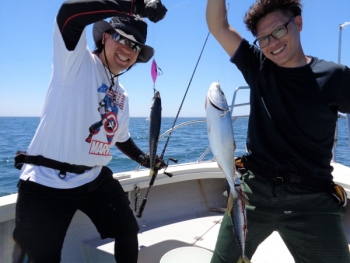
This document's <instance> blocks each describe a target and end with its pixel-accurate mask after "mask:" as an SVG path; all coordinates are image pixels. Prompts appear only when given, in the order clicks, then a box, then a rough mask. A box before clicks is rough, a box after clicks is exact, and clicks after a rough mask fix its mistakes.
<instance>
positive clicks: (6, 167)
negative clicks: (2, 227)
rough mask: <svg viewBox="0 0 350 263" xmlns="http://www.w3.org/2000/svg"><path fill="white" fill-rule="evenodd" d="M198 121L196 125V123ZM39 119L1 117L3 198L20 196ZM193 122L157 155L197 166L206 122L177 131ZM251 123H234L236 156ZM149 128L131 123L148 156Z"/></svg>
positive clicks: (342, 151)
mask: <svg viewBox="0 0 350 263" xmlns="http://www.w3.org/2000/svg"><path fill="white" fill-rule="evenodd" d="M194 120H196V121H194ZM39 121H40V118H39V117H0V196H5V195H9V194H12V193H16V192H17V186H16V185H17V182H18V178H19V173H20V172H19V170H17V169H15V167H14V159H13V158H14V156H15V154H16V151H18V150H26V149H27V147H28V145H29V144H30V142H31V140H32V137H33V135H34V133H35V130H36V128H37V126H38V124H39ZM186 122H191V124H190V125H188V126H184V127H181V128H180V129H178V130H173V131H172V132H171V136H170V137H168V136H169V135H166V136H164V138H163V139H162V140H160V142H159V144H158V151H157V154H158V155H161V153H162V152H163V150H164V147H165V144H166V142H167V140H168V138H169V141H168V143H167V146H166V148H165V150H164V160H165V161H167V160H168V158H176V159H178V163H188V162H195V161H197V160H198V158H199V157H200V156H201V154H202V153H203V152H204V151H205V150H206V149H207V148H208V146H209V141H208V136H207V131H206V123H205V119H204V118H178V119H177V120H176V122H175V127H177V126H178V125H179V126H181V125H182V124H183V123H186ZM247 124H248V119H246V118H238V119H236V120H235V121H234V122H233V127H234V136H235V141H236V147H237V148H236V151H235V155H236V156H239V155H242V154H243V153H245V139H246V134H247ZM148 125H149V122H148V121H147V119H146V118H145V117H143V118H141V117H140V118H131V119H130V127H129V130H130V134H131V137H132V138H133V140H134V141H135V143H136V145H137V146H138V147H139V148H140V149H141V150H143V151H144V152H147V151H148ZM173 125H174V118H162V126H161V134H163V133H164V132H165V131H167V130H169V129H171V128H172V127H173ZM346 127H347V126H346V120H345V119H339V125H338V146H337V148H336V161H337V162H339V163H342V164H344V165H347V166H349V167H350V148H349V141H348V132H347V128H346ZM54 139H55V138H53V140H54ZM111 152H112V156H113V158H112V160H111V162H110V163H109V164H108V167H109V168H111V169H112V171H113V172H115V173H117V172H123V171H130V170H135V169H136V168H137V163H136V162H135V161H133V160H131V159H129V158H128V157H127V156H125V155H124V154H123V153H121V152H120V151H119V150H118V149H117V148H116V147H112V150H111ZM212 158H213V156H212V154H211V153H209V154H208V155H207V156H206V157H204V160H210V159H212ZM169 164H172V163H171V162H169Z"/></svg>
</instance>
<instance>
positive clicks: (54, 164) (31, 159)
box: [15, 152, 93, 177]
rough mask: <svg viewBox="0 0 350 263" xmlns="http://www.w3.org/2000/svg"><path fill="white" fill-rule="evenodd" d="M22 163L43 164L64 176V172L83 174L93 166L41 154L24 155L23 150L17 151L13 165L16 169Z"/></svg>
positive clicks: (19, 167)
mask: <svg viewBox="0 0 350 263" xmlns="http://www.w3.org/2000/svg"><path fill="white" fill-rule="evenodd" d="M24 163H27V164H34V165H37V166H44V167H47V168H51V169H55V170H59V171H60V174H62V175H64V177H65V175H66V172H68V173H74V174H83V173H85V172H86V171H89V170H91V169H92V168H93V167H90V166H85V165H75V164H69V163H63V162H59V161H55V160H52V159H49V158H45V157H44V156H41V155H37V156H33V155H25V153H23V152H17V155H16V157H15V167H16V168H17V169H21V168H22V165H23V164H24Z"/></svg>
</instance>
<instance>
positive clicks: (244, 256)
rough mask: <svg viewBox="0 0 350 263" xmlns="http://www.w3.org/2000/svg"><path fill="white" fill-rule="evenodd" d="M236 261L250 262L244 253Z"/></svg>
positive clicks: (241, 262) (240, 262) (239, 262)
mask: <svg viewBox="0 0 350 263" xmlns="http://www.w3.org/2000/svg"><path fill="white" fill-rule="evenodd" d="M237 263H251V262H250V260H249V258H247V256H246V255H243V256H240V257H239V259H238V261H237Z"/></svg>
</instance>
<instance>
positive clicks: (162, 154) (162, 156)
mask: <svg viewBox="0 0 350 263" xmlns="http://www.w3.org/2000/svg"><path fill="white" fill-rule="evenodd" d="M209 35H210V31H209V32H208V35H207V37H206V39H205V41H204V45H203V47H202V50H201V53H200V54H199V57H198V60H197V63H196V66H195V68H194V70H193V73H192V76H191V78H190V81H189V83H188V86H187V89H186V92H185V95H184V97H183V98H182V102H181V104H180V107H179V109H178V111H177V114H176V117H175V120H174V123H173V126H172V127H171V130H170V133H169V135H168V138H167V141H166V142H165V145H164V148H163V151H162V153H161V155H160V157H159V158H160V159H161V160H163V158H164V153H165V150H166V148H167V146H168V143H169V140H170V137H171V134H172V132H173V129H174V127H175V124H176V121H177V119H178V117H179V114H180V111H181V109H182V105H183V103H184V101H185V98H186V95H187V92H188V89H189V88H190V85H191V83H192V79H193V76H194V74H195V72H196V70H197V66H198V63H199V61H200V59H201V57H202V54H203V51H204V47H205V45H206V44H207V41H208V38H209ZM169 160H170V161H173V162H175V163H177V161H178V160H177V159H174V158H169V159H168V162H167V165H166V168H165V170H166V169H167V168H168V163H169ZM165 170H164V174H166V175H168V176H170V177H171V176H172V174H170V173H167V172H165Z"/></svg>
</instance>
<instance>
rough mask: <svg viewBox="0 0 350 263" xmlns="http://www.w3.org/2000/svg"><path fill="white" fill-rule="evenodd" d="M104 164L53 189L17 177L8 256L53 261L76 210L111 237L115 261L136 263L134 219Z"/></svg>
mask: <svg viewBox="0 0 350 263" xmlns="http://www.w3.org/2000/svg"><path fill="white" fill-rule="evenodd" d="M112 175H113V174H112V172H111V170H110V169H108V168H107V167H103V169H102V171H101V173H100V175H99V176H98V177H97V178H96V179H95V180H94V181H92V182H90V183H88V184H85V185H83V186H80V187H76V188H73V189H56V188H50V187H46V186H43V185H40V184H37V183H34V182H31V181H23V180H20V181H19V184H18V199H17V204H16V227H15V230H14V233H13V238H14V241H15V248H14V252H13V262H15V263H24V262H35V263H44V262H45V263H47V262H50V263H55V262H60V260H61V250H62V246H63V241H64V238H65V235H66V232H67V229H68V227H69V224H70V222H71V220H72V218H73V216H74V214H75V212H76V211H77V210H81V211H82V212H84V213H85V214H86V215H87V216H88V217H89V218H90V219H91V220H92V222H93V223H94V225H95V226H96V228H97V230H98V232H99V233H100V235H101V238H102V239H104V238H115V255H114V257H115V259H116V261H117V262H118V263H136V262H137V257H138V241H137V233H138V230H139V227H138V224H137V221H136V219H135V217H134V215H133V212H132V210H131V209H130V207H129V204H130V202H129V200H128V198H127V197H126V195H125V193H124V190H123V188H122V187H121V185H120V183H119V182H118V181H117V180H115V179H113V176H112Z"/></svg>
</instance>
